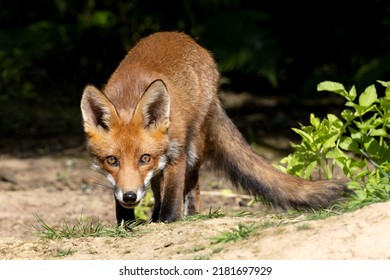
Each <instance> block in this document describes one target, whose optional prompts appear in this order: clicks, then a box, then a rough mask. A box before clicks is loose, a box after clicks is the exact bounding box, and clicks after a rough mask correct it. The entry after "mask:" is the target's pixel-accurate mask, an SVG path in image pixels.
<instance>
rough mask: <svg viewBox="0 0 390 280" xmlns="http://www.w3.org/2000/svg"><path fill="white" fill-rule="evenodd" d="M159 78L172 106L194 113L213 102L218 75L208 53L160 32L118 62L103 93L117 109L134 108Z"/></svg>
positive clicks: (184, 39) (173, 34)
mask: <svg viewBox="0 0 390 280" xmlns="http://www.w3.org/2000/svg"><path fill="white" fill-rule="evenodd" d="M156 79H161V80H162V81H163V82H164V83H165V84H166V86H167V88H168V92H169V94H170V96H171V107H172V108H173V110H175V107H176V106H179V107H180V109H181V110H188V113H193V110H194V109H197V110H199V109H200V106H205V105H206V107H207V104H210V103H211V101H212V100H213V99H216V98H217V97H216V94H215V93H216V91H217V87H218V79H219V74H218V71H217V67H216V63H215V62H214V59H213V58H212V56H211V55H210V53H209V52H208V51H207V50H205V49H204V48H202V47H200V46H199V45H198V44H197V43H195V41H194V40H193V39H192V38H190V37H189V36H188V35H185V34H183V33H177V32H159V33H155V34H153V35H150V36H149V37H146V38H144V39H142V40H140V41H139V42H138V43H137V44H136V45H135V46H134V47H133V48H132V49H131V50H130V51H129V53H128V54H127V56H126V57H125V58H124V59H123V61H122V62H121V63H120V65H119V67H118V68H117V69H116V71H115V72H114V73H113V75H112V76H111V78H110V80H109V81H108V83H107V85H106V87H105V89H104V93H105V94H106V95H107V96H108V97H109V98H110V100H111V101H112V102H113V103H114V105H115V106H116V107H117V109H119V110H120V109H121V107H122V108H123V109H126V110H129V109H130V108H134V107H135V105H136V104H137V102H138V100H139V99H140V96H141V95H142V93H143V92H144V91H145V90H146V88H147V86H148V85H149V84H150V83H151V82H152V81H154V80H156Z"/></svg>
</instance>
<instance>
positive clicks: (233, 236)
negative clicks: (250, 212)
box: [212, 224, 259, 244]
mask: <svg viewBox="0 0 390 280" xmlns="http://www.w3.org/2000/svg"><path fill="white" fill-rule="evenodd" d="M258 229H259V226H258V225H255V224H250V225H248V226H245V225H242V224H239V225H238V227H237V228H234V229H232V230H231V231H227V232H222V233H221V234H219V235H218V236H215V237H213V238H212V244H218V243H228V242H236V241H238V240H242V239H247V238H248V237H249V236H251V235H252V234H253V233H254V232H256V231H257V230H258Z"/></svg>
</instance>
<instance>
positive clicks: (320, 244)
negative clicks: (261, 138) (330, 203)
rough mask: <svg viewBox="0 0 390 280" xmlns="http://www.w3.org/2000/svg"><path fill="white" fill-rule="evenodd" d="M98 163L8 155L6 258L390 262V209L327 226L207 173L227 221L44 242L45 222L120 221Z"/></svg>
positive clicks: (1, 201)
mask: <svg viewBox="0 0 390 280" xmlns="http://www.w3.org/2000/svg"><path fill="white" fill-rule="evenodd" d="M90 162H91V160H90V158H89V157H88V155H87V154H86V153H85V152H78V151H77V152H74V151H73V152H71V153H61V154H57V155H46V156H40V157H33V158H17V157H15V156H10V155H2V156H1V157H0V259H3V260H4V259H114V260H116V259H386V260H387V259H390V238H389V232H390V211H389V209H390V202H386V203H378V204H374V205H371V206H368V207H365V208H362V209H359V210H357V211H355V212H352V213H345V214H342V215H333V216H331V217H329V218H326V219H319V220H310V217H311V215H310V214H308V213H302V214H301V215H300V216H298V217H297V216H296V215H295V216H294V217H291V216H289V215H288V214H287V213H277V212H275V211H273V210H271V209H268V208H265V207H264V206H262V205H261V204H254V205H252V206H248V202H249V201H250V197H248V196H246V195H244V194H240V192H239V191H236V190H234V189H233V188H230V185H229V183H228V182H226V181H224V180H223V179H220V178H218V177H215V176H214V175H212V174H211V173H210V172H209V171H208V170H207V167H206V168H204V170H202V171H203V173H202V178H201V184H202V185H203V186H204V188H203V192H202V198H203V207H202V213H205V214H207V213H209V212H210V211H211V212H213V211H216V210H218V211H219V212H221V213H224V214H225V215H224V216H223V217H219V218H211V219H200V220H199V219H198V220H193V221H191V220H185V221H180V222H176V223H172V224H163V223H155V224H145V225H141V226H138V227H137V228H135V229H134V234H133V235H132V237H129V238H114V237H95V238H71V239H55V240H48V239H42V238H39V236H38V234H39V231H38V230H37V228H38V229H39V228H42V224H41V223H40V222H39V221H38V219H37V217H36V215H38V216H39V217H40V218H42V219H43V220H44V222H45V223H46V224H48V225H50V226H52V227H57V226H59V225H61V224H63V223H64V221H66V222H67V223H68V224H70V225H72V224H74V223H75V221H76V220H77V219H79V218H80V217H81V216H82V217H89V218H94V219H99V220H100V221H101V222H102V223H103V224H107V225H113V224H114V223H115V216H114V203H113V197H112V192H111V190H110V189H109V188H106V187H99V185H102V184H103V183H104V180H105V179H104V178H103V177H101V175H99V174H98V173H97V172H95V171H93V170H91V169H90ZM97 182H98V184H96V183H97ZM229 190H234V192H231V191H229ZM210 209H211V210H210ZM243 212H245V213H247V215H242V213H243ZM237 213H241V215H237ZM242 226H244V227H246V228H250V227H255V228H256V230H255V231H254V232H253V233H252V234H250V236H249V237H248V238H246V239H242V240H237V241H231V242H227V243H216V242H215V237H217V236H221V234H222V233H226V232H233V231H234V230H236V231H237V229H238V228H239V227H242ZM61 252H68V253H66V254H61Z"/></svg>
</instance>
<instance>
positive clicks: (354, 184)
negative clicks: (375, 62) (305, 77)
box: [281, 81, 390, 209]
mask: <svg viewBox="0 0 390 280" xmlns="http://www.w3.org/2000/svg"><path fill="white" fill-rule="evenodd" d="M378 82H379V83H380V84H381V85H382V86H384V87H385V94H384V96H383V97H378V93H377V90H376V87H375V85H370V86H368V87H367V88H366V89H365V90H364V92H362V93H361V94H360V95H358V94H357V92H356V88H355V87H354V86H353V87H352V88H351V89H350V90H349V91H347V90H346V89H345V88H344V86H343V85H342V84H340V83H335V82H328V81H327V82H322V83H320V84H319V85H318V88H317V89H318V91H330V92H333V93H336V94H339V95H340V96H342V97H343V98H345V100H346V101H345V109H344V110H343V111H342V112H341V117H337V116H335V115H333V114H328V115H327V116H326V117H325V118H323V119H322V120H321V119H320V118H318V117H316V116H315V115H314V114H311V115H310V125H307V126H304V125H301V127H300V128H294V129H293V130H294V131H295V132H296V133H297V134H299V135H300V136H301V137H302V141H301V143H299V144H294V143H292V144H291V145H292V147H293V148H294V150H295V151H294V153H292V154H290V155H289V156H287V157H285V158H284V159H282V161H281V163H282V164H284V165H285V167H281V169H283V170H285V171H286V172H288V173H290V174H293V175H296V176H301V177H304V178H307V179H309V178H312V177H313V176H315V177H317V178H320V179H332V177H333V174H334V172H335V170H336V168H339V169H340V170H342V172H343V173H344V175H345V176H347V177H348V178H349V180H350V183H349V187H350V188H352V189H353V190H354V191H355V195H354V197H353V199H351V200H350V201H349V203H348V206H347V207H348V208H351V209H354V208H356V207H360V206H363V205H366V204H369V203H373V202H378V201H383V200H387V199H389V198H390V182H389V178H390V175H389V174H390V149H389V138H390V136H389V132H390V131H389V130H390V82H383V81H378Z"/></svg>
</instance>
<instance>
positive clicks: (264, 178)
mask: <svg viewBox="0 0 390 280" xmlns="http://www.w3.org/2000/svg"><path fill="white" fill-rule="evenodd" d="M218 81H219V73H218V71H217V66H216V63H215V61H214V59H213V58H212V55H211V54H210V53H209V52H208V51H207V50H205V49H204V48H202V47H201V46H199V45H198V44H197V43H196V42H195V41H194V40H193V39H192V38H190V37H189V36H188V35H185V34H183V33H178V32H159V33H155V34H152V35H150V36H148V37H146V38H144V39H141V40H140V41H139V42H138V43H137V44H136V45H135V46H134V47H133V48H132V49H131V50H130V51H129V53H128V54H127V56H126V57H125V58H124V59H123V61H122V62H121V63H120V65H119V66H118V68H117V69H116V70H115V71H114V73H113V74H112V76H111V77H110V79H109V80H108V82H107V84H106V85H105V86H104V88H103V89H102V90H99V89H97V88H95V87H94V86H91V85H89V86H87V87H86V88H85V89H84V92H83V95H82V99H81V112H82V117H83V123H84V131H85V133H86V137H87V146H88V150H89V151H90V153H91V155H92V156H93V157H94V158H95V160H96V162H97V163H98V165H99V167H100V169H101V170H103V171H105V172H106V174H107V178H108V180H109V181H110V183H111V184H112V188H113V191H114V196H115V202H116V217H117V221H118V222H121V221H122V220H125V221H133V220H135V216H134V207H136V206H137V205H138V204H139V203H140V201H141V199H142V198H143V197H144V195H145V191H146V189H147V188H148V187H149V186H150V187H151V189H152V191H153V195H154V199H155V205H154V209H153V213H152V217H151V220H152V221H154V222H157V221H161V222H173V221H177V220H178V219H180V218H181V217H182V215H183V214H184V215H193V214H195V213H196V212H197V211H198V210H199V207H200V189H199V183H198V178H199V168H200V167H201V165H202V163H204V162H205V161H206V160H208V161H210V162H211V164H212V166H213V167H214V169H215V170H216V171H220V172H222V173H223V174H224V175H226V176H227V178H229V179H230V180H231V182H232V183H234V184H235V185H236V186H237V187H242V188H243V189H245V190H247V191H248V192H249V193H250V194H252V195H254V196H260V197H263V198H264V199H265V200H266V201H268V202H270V203H271V204H272V205H274V206H275V207H280V208H283V209H287V208H300V207H308V208H319V207H321V208H326V207H328V206H329V205H330V204H331V203H332V202H334V201H336V200H339V199H342V198H343V197H345V195H346V194H347V193H348V192H349V191H348V188H347V187H346V186H345V185H344V184H343V183H338V182H332V181H309V180H304V179H301V178H297V177H294V176H291V175H288V174H285V173H282V172H280V171H279V170H277V169H276V168H274V167H273V166H272V165H271V164H269V163H267V162H266V161H265V160H264V159H263V158H262V157H260V156H259V155H257V154H256V153H255V152H254V151H253V150H252V149H251V148H250V146H249V144H248V143H247V142H246V141H245V140H244V138H243V136H242V135H241V134H240V132H239V131H238V129H237V128H236V126H235V125H234V124H233V122H232V121H231V120H230V119H229V118H228V116H227V115H226V113H225V111H224V109H223V107H222V105H221V103H220V100H219V98H218V94H217V91H218Z"/></svg>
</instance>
